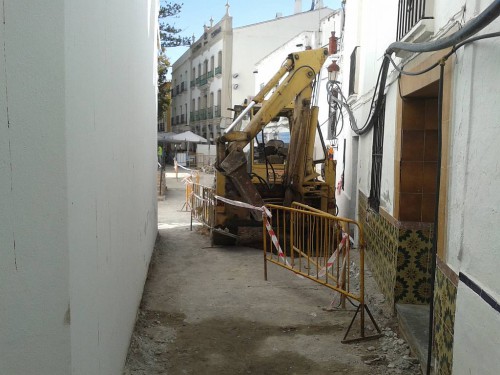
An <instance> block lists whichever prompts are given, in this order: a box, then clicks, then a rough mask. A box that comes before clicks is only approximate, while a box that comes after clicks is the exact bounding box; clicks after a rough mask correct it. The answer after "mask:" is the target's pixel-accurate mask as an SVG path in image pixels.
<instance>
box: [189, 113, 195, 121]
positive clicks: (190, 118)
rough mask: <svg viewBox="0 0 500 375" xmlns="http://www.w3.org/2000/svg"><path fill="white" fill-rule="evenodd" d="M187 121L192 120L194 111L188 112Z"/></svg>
mask: <svg viewBox="0 0 500 375" xmlns="http://www.w3.org/2000/svg"><path fill="white" fill-rule="evenodd" d="M189 121H194V112H189Z"/></svg>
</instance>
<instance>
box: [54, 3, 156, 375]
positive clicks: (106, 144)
mask: <svg viewBox="0 0 500 375" xmlns="http://www.w3.org/2000/svg"><path fill="white" fill-rule="evenodd" d="M64 10H65V12H64V16H65V57H66V58H65V65H66V69H65V78H66V86H65V115H66V129H65V130H66V145H67V157H66V168H67V171H68V177H67V189H68V190H67V194H68V196H67V205H68V225H69V228H68V233H67V238H68V241H69V244H70V247H69V258H70V295H71V361H72V373H73V374H81V375H88V374H121V371H122V366H123V363H124V361H125V357H126V354H127V349H128V345H129V339H130V336H131V332H132V330H133V326H134V322H135V316H136V312H137V307H138V305H139V302H140V299H141V295H142V288H143V285H144V281H145V277H146V274H147V268H148V264H149V260H150V256H151V251H152V248H153V245H154V240H155V237H156V233H157V209H156V192H155V178H156V177H155V176H156V156H155V149H156V126H155V122H156V48H155V47H156V41H155V38H156V30H157V29H156V15H157V13H156V11H157V2H156V1H154V0H149V1H142V0H135V1H132V2H128V3H126V4H124V3H123V2H122V1H118V0H108V1H105V2H103V1H102V0H87V1H85V2H82V1H72V0H67V1H66V2H65V9H64Z"/></svg>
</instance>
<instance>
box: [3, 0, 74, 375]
mask: <svg viewBox="0 0 500 375" xmlns="http://www.w3.org/2000/svg"><path fill="white" fill-rule="evenodd" d="M63 10H64V1H63V0H59V1H57V0H55V1H51V2H50V3H47V2H31V1H19V0H15V1H14V0H6V1H4V2H3V4H2V7H0V13H1V17H2V20H3V22H2V24H1V25H0V300H1V302H0V306H1V307H0V374H6V375H7V374H8V375H11V374H12V375H17V374H20V375H21V374H22V375H30V374H37V375H38V374H55V375H57V374H68V373H70V372H71V362H70V326H69V325H68V323H67V319H66V312H67V310H68V307H69V303H70V295H69V289H68V282H69V269H68V267H69V257H68V236H67V233H68V212H67V194H68V192H67V184H66V181H67V171H66V164H65V159H64V155H65V154H66V145H65V124H64V121H65V111H64V100H65V97H64V34H63V31H64V13H63Z"/></svg>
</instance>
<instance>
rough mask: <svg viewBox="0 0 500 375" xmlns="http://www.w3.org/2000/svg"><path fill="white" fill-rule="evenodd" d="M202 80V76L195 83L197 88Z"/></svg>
mask: <svg viewBox="0 0 500 375" xmlns="http://www.w3.org/2000/svg"><path fill="white" fill-rule="evenodd" d="M200 79H201V76H200V77H198V78H196V81H195V83H196V86H199V85H200Z"/></svg>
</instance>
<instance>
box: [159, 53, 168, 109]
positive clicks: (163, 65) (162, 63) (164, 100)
mask: <svg viewBox="0 0 500 375" xmlns="http://www.w3.org/2000/svg"><path fill="white" fill-rule="evenodd" d="M169 67H170V60H169V58H168V57H167V56H166V55H165V52H164V50H163V48H162V49H161V50H160V51H159V52H158V119H161V118H163V114H164V113H165V112H166V111H167V109H168V106H169V105H170V95H169V91H170V85H169V84H168V82H167V72H168V68H169Z"/></svg>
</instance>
